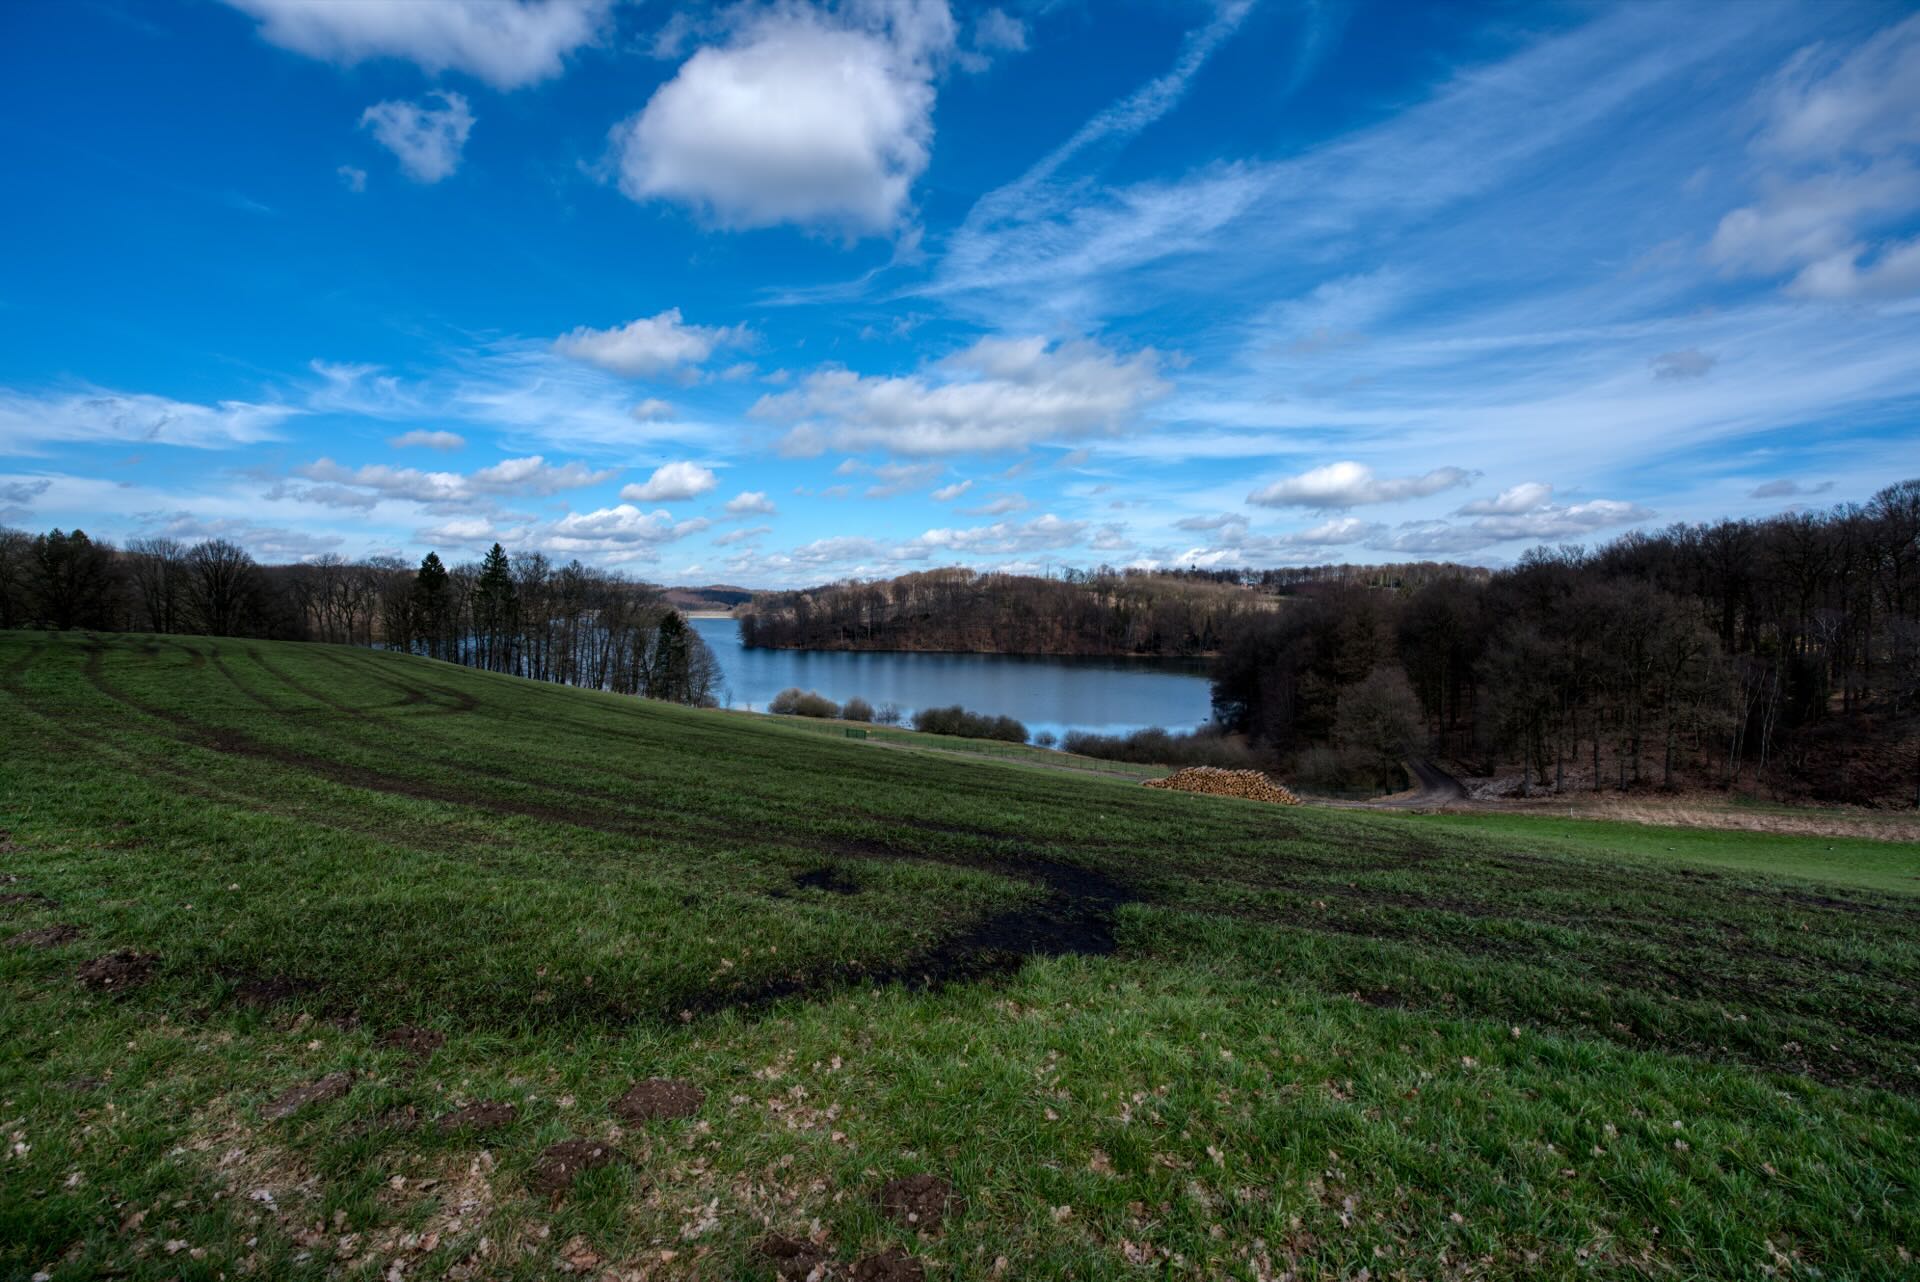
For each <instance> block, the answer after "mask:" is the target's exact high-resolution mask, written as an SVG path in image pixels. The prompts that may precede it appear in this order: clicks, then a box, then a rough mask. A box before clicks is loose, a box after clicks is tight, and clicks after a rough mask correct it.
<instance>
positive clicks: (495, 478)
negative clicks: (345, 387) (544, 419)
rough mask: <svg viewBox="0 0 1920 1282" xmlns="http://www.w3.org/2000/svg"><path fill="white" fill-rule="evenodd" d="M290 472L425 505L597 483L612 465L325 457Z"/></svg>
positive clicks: (608, 474)
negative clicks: (424, 464) (360, 461)
mask: <svg viewBox="0 0 1920 1282" xmlns="http://www.w3.org/2000/svg"><path fill="white" fill-rule="evenodd" d="M294 474H295V475H296V476H301V477H305V478H306V479H307V480H310V481H319V482H322V483H323V484H328V485H342V486H351V487H354V488H357V489H362V490H369V491H371V492H373V493H375V494H378V495H380V496H381V497H383V498H394V499H404V500H407V501H409V502H414V503H427V504H454V503H470V502H473V501H475V500H476V499H482V498H487V497H497V496H505V495H514V494H520V495H541V496H544V495H549V494H557V493H559V492H561V491H562V490H576V489H581V488H583V487H585V486H589V485H598V484H600V483H602V482H604V481H610V480H612V479H613V477H614V476H615V473H614V472H613V471H611V470H608V471H595V470H593V469H591V468H589V467H587V466H586V465H585V464H584V463H567V464H563V465H560V466H555V465H553V464H550V463H548V462H547V461H546V460H545V459H543V458H542V457H541V456H540V455H538V454H534V455H530V456H528V457H526V458H514V459H504V460H502V461H501V462H498V463H495V464H493V465H492V466H490V467H483V468H481V469H480V470H478V471H476V472H470V473H466V474H464V475H463V474H462V473H459V472H423V471H420V470H419V469H417V468H411V467H389V466H388V465H387V464H385V463H369V464H367V465H366V466H364V467H358V468H348V467H342V466H341V465H340V464H338V463H336V462H334V461H333V460H332V459H327V458H322V459H316V460H315V461H313V462H312V463H307V464H303V465H301V466H300V467H296V468H295V469H294Z"/></svg>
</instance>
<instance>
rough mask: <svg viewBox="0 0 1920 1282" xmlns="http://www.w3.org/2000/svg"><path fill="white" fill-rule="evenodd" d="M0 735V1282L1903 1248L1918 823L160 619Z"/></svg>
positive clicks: (1918, 1232) (52, 686) (1466, 1259)
mask: <svg viewBox="0 0 1920 1282" xmlns="http://www.w3.org/2000/svg"><path fill="white" fill-rule="evenodd" d="M0 742H4V750H3V752H0V828H4V829H5V830H6V834H5V836H4V837H0V877H4V878H6V879H8V884H6V885H4V886H0V901H3V902H0V939H4V940H6V944H5V946H0V1132H3V1133H0V1140H4V1143H5V1145H6V1150H7V1151H6V1153H5V1154H4V1155H0V1276H5V1277H26V1276H29V1275H31V1274H33V1273H35V1272H36V1271H43V1272H46V1273H48V1274H50V1275H51V1276H53V1277H56V1278H92V1277H98V1276H103V1275H114V1276H132V1277H154V1278H173V1277H189V1278H195V1277H204V1278H217V1277H223V1276H224V1277H227V1278H235V1277H241V1276H252V1277H259V1278H280V1277H306V1276H355V1277H360V1276H364V1277H368V1278H372V1277H376V1276H383V1275H384V1276H400V1277H405V1278H415V1277H438V1276H446V1277H490V1278H491V1277H524V1278H535V1277H550V1276H553V1275H554V1274H555V1273H556V1272H557V1271H560V1270H561V1269H562V1268H567V1269H572V1270H575V1271H577V1272H580V1273H582V1274H585V1275H587V1276H594V1277H598V1276H602V1275H603V1274H605V1273H609V1272H610V1273H611V1274H612V1276H615V1277H622V1278H628V1277H631V1278H638V1277H648V1278H677V1277H688V1278H692V1277H701V1278H733V1277H749V1278H751V1277H765V1278H772V1277H776V1276H781V1277H805V1276H807V1274H808V1273H809V1271H811V1270H813V1269H815V1268H817V1267H824V1269H825V1270H826V1271H825V1273H823V1274H822V1276H851V1277H858V1278H904V1277H914V1276H920V1274H919V1273H917V1272H916V1271H915V1270H924V1275H925V1276H927V1277H931V1278H978V1277H995V1276H1004V1277H1009V1278H1040V1277H1069V1276H1070V1277H1075V1278H1083V1279H1091V1278H1140V1277H1188V1276H1192V1277H1217V1276H1229V1277H1239V1278H1278V1277H1282V1276H1286V1275H1287V1274H1288V1273H1289V1272H1291V1273H1293V1274H1294V1275H1296V1276H1303V1277H1310V1276H1326V1277H1349V1276H1354V1275H1356V1274H1357V1273H1358V1272H1359V1271H1360V1270H1362V1269H1367V1270H1371V1276H1373V1277H1376V1278H1379V1277H1394V1276H1401V1275H1405V1276H1410V1277H1438V1276H1490V1277H1511V1278H1532V1277H1541V1276H1573V1275H1580V1276H1589V1275H1598V1276H1624V1275H1629V1274H1632V1275H1638V1274H1641V1273H1656V1274H1672V1275H1676V1276H1702V1275H1711V1276H1728V1277H1736V1276H1739V1277H1747V1276H1761V1275H1763V1274H1768V1273H1769V1272H1770V1273H1771V1274H1772V1275H1775V1276H1800V1275H1805V1276H1813V1275H1814V1271H1815V1270H1818V1271H1819V1273H1820V1275H1821V1276H1826V1277H1887V1278H1892V1277H1896V1276H1902V1275H1909V1274H1910V1271H1911V1268H1912V1264H1911V1260H1910V1258H1909V1257H1908V1255H1907V1254H1906V1252H1907V1251H1909V1250H1911V1249H1912V1244H1913V1243H1915V1242H1917V1241H1920V1196H1917V1195H1916V1182H1917V1181H1920V1146H1916V1143H1915V1141H1916V1139H1917V1138H1920V1103H1917V1102H1916V1094H1917V1093H1920V1050H1917V1049H1916V1048H1920V929H1916V928H1920V897H1915V896H1912V895H1908V894H1902V893H1896V892H1895V891H1893V890H1891V889H1887V888H1891V887H1907V888H1920V880H1915V878H1916V877H1920V851H1917V850H1916V849H1915V848H1913V847H1911V846H1893V845H1887V844H1884V843H1883V844H1879V845H1876V846H1873V847H1871V849H1872V850H1873V851H1874V854H1873V856H1872V859H1871V860H1867V859H1866V857H1865V856H1864V855H1863V856H1862V859H1861V860H1860V861H1854V860H1850V859H1848V858H1847V857H1846V851H1845V849H1844V847H1845V846H1846V845H1847V843H1843V842H1842V843H1836V842H1835V841H1834V840H1833V839H1820V842H1819V844H1820V845H1821V846H1822V847H1823V848H1824V847H1827V846H1834V845H1839V846H1841V847H1843V849H1842V851H1841V855H1840V857H1839V858H1837V859H1836V858H1835V857H1834V856H1833V855H1832V853H1831V852H1829V851H1827V850H1825V849H1822V850H1821V851H1819V852H1817V853H1818V854H1819V855H1820V858H1813V857H1811V856H1812V855H1813V854H1814V853H1816V852H1813V851H1811V850H1809V849H1806V848H1804V847H1803V846H1801V845H1795V844H1793V843H1794V842H1796V841H1800V840H1803V839H1794V838H1773V839H1769V838H1764V837H1758V836H1753V837H1747V836H1741V837H1737V838H1731V839H1730V840H1733V841H1736V842H1738V843H1741V846H1740V849H1741V851H1742V853H1741V855H1740V858H1739V859H1738V860H1737V862H1738V863H1739V864H1740V865H1742V866H1739V867H1729V866H1727V865H1728V863H1729V860H1728V859H1726V858H1720V857H1717V856H1716V853H1715V851H1710V850H1688V849H1682V850H1667V849H1664V848H1661V849H1656V848H1655V847H1665V846H1668V845H1670V844H1671V843H1670V842H1668V841H1667V840H1666V839H1665V838H1664V836H1663V835H1662V834H1660V833H1658V832H1657V831H1654V830H1639V834H1638V835H1636V832H1635V830H1633V829H1630V828H1628V827H1626V826H1615V825H1595V826H1592V827H1591V828H1587V829H1583V833H1584V834H1585V835H1583V836H1581V837H1580V838H1578V839H1575V840H1568V839H1564V838H1563V836H1560V835H1556V834H1555V833H1554V832H1550V831H1547V830H1544V829H1543V830H1541V831H1538V832H1535V831H1533V830H1530V829H1524V828H1520V827H1515V826H1509V827H1508V828H1507V829H1506V830H1503V831H1496V832H1483V831H1478V830H1476V829H1474V828H1472V827H1470V826H1465V825H1461V824H1458V823H1452V822H1447V821H1443V820H1434V819H1421V818H1414V817H1407V818H1400V817H1393V816H1385V815H1368V814H1356V813H1333V812H1325V811H1315V810H1312V809H1278V808H1268V807H1261V806H1258V805H1255V804H1253V803H1246V802H1236V801H1230V800H1221V799H1213V798H1201V797H1191V796H1183V795H1177V794H1167V793H1163V792H1157V791H1154V790H1151V789H1144V788H1140V787H1138V786H1136V785H1135V783H1133V782H1132V781H1130V780H1127V779H1123V778H1111V777H1102V776H1100V775H1097V774H1079V773H1075V772H1072V771H1066V770H1060V769H1051V768H1045V767H1042V766H1036V765H1031V764H1023V763H1022V762H1020V761H1001V760H997V759H990V758H985V757H981V758H978V759H975V758H970V757H967V756H963V755H960V754H958V753H951V752H945V751H941V750H939V749H937V748H935V749H933V750H928V749H927V748H926V746H925V745H924V744H923V743H921V742H918V741H915V740H913V739H908V738H902V739H900V740H899V741H897V742H892V743H879V742H873V741H868V742H853V741H848V740H846V739H844V738H839V737H834V736H832V735H830V734H826V733H822V732H821V731H820V729H819V728H817V727H800V726H789V725H784V724H779V723H776V722H773V721H767V720H760V719H752V718H746V717H742V716H738V715H729V714H725V713H714V712H698V711H690V710H686V709H680V708H674V707H666V706H660V705H652V704H644V703H640V702H637V701H633V700H628V699H620V698H615V697H611V696H603V695H598V694H593V693H587V692H580V691H570V690H564V689H558V688H553V687H543V686H536V685H532V684H529V683H525V682H520V681H516V680H513V679H510V678H503V677H495V676H490V675H487V674H484V673H476V672H472V671H468V670H464V669H458V668H452V667H447V666H443V665H437V664H433V663H430V662H427V661H425V660H417V659H410V658H405V657H401V656H394V655H383V654H376V653H370V652H365V651H356V650H347V649H338V648H331V647H322V646H283V645H272V644H264V643H255V642H241V641H226V640H220V641H212V640H207V639H203V638H190V639H179V638H158V639H154V638H140V637H103V638H98V639H89V638H87V637H84V636H77V635H60V634H45V635H42V634H21V633H0ZM1601 829H1606V830H1609V831H1610V834H1611V835H1607V833H1602V835H1601V836H1598V837H1596V836H1594V835H1593V834H1594V832H1596V831H1599V830H1601ZM1725 836H1726V835H1725V834H1719V835H1717V837H1725ZM1861 844H1862V845H1863V846H1864V845H1865V843H1861ZM1696 856H1697V857H1696ZM1869 865H1870V866H1869ZM1861 869H1866V872H1865V873H1864V874H1861V872H1860V870H1861ZM1863 882H1864V883H1866V884H1861V883H1863ZM1870 886H1879V887H1882V888H1881V889H1872V888H1869V887H1870ZM103 957H104V958H107V959H108V960H107V961H106V962H100V961H98V960H97V959H100V958H103ZM649 1079H669V1080H671V1081H673V1082H676V1083H684V1084H686V1087H681V1086H650V1087H645V1088H644V1089H642V1090H640V1091H639V1092H637V1093H636V1094H634V1095H631V1096H629V1095H628V1094H627V1092H628V1091H629V1088H630V1087H632V1086H634V1084H635V1083H644V1082H646V1081H648V1080H649ZM303 1088H305V1090H304V1093H302V1090H303ZM688 1088H691V1089H688ZM623 1099H624V1100H625V1101H626V1103H625V1105H624V1106H622V1107H620V1109H619V1111H618V1112H616V1104H617V1102H619V1101H621V1100H623ZM497 1105H510V1106H511V1108H510V1109H508V1108H498V1107H492V1106H497ZM462 1109H466V1110H469V1111H466V1112H464V1113H461V1112H457V1111H458V1110H462ZM682 1112H685V1113H689V1114H690V1115H688V1116H670V1115H669V1116H661V1115H660V1114H675V1113H682ZM448 1115H455V1120H454V1121H453V1122H451V1123H449V1124H446V1125H442V1121H443V1119H445V1118H447V1117H448ZM569 1139H583V1140H586V1141H590V1143H588V1144H585V1145H581V1146H578V1147H577V1148H576V1149H572V1150H565V1149H563V1150H560V1151H558V1152H555V1151H554V1149H553V1146H554V1145H556V1144H559V1143H561V1142H563V1141H567V1140H569ZM569 1156H571V1157H572V1158H574V1159H575V1162H574V1164H573V1165H569V1164H567V1163H565V1162H563V1161H562V1160H561V1159H563V1158H566V1157H569ZM581 1162H585V1163H586V1164H587V1166H588V1168H589V1169H584V1170H582V1171H580V1172H579V1173H578V1174H577V1176H576V1175H575V1169H574V1168H575V1166H576V1165H579V1164H580V1163H581ZM595 1162H598V1163H600V1164H599V1165H593V1163H595ZM915 1175H925V1176H931V1177H935V1178H936V1179H938V1180H941V1181H947V1182H948V1183H949V1184H950V1185H951V1188H952V1193H953V1198H954V1200H952V1201H947V1200H946V1199H945V1195H944V1191H943V1188H944V1186H934V1187H933V1193H932V1195H928V1189H927V1188H924V1187H917V1186H916V1187H914V1188H908V1189H906V1193H915V1194H918V1195H920V1200H919V1201H918V1202H917V1203H916V1205H918V1206H920V1207H921V1209H922V1210H923V1211H929V1212H931V1211H934V1210H936V1209H941V1208H944V1210H945V1212H946V1214H945V1216H944V1218H943V1219H942V1220H941V1221H940V1222H939V1223H938V1224H935V1223H934V1222H933V1217H932V1216H931V1215H923V1216H922V1217H921V1218H920V1219H919V1220H918V1221H916V1222H914V1223H912V1224H906V1223H901V1222H899V1219H900V1218H902V1217H900V1216H896V1215H894V1214H890V1212H889V1207H892V1208H893V1209H894V1210H896V1211H897V1210H898V1209H899V1206H900V1203H901V1201H902V1198H903V1196H904V1194H903V1193H902V1191H901V1188H900V1187H899V1186H892V1187H893V1188H894V1193H893V1194H892V1195H891V1196H885V1197H883V1191H884V1190H886V1189H888V1188H889V1187H890V1182H892V1181H896V1180H898V1179H900V1178H901V1177H906V1176H915ZM909 1200H911V1199H909ZM963 1202H964V1205H962V1203H963ZM889 1252H892V1253H893V1254H888V1253H889ZM396 1268H397V1270H398V1272H397V1273H395V1272H393V1270H395V1269H396Z"/></svg>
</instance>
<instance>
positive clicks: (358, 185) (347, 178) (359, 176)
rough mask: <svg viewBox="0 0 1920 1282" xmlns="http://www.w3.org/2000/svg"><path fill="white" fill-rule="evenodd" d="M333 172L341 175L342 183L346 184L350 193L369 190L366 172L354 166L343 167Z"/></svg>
mask: <svg viewBox="0 0 1920 1282" xmlns="http://www.w3.org/2000/svg"><path fill="white" fill-rule="evenodd" d="M333 172H334V173H336V174H338V175H340V181H341V182H342V183H343V184H345V186H346V189H347V190H348V191H351V192H355V193H359V192H363V191H365V190H366V189H367V171H366V170H364V169H356V168H354V167H353V166H352V165H342V166H340V167H339V168H338V169H336V170H334V171H333Z"/></svg>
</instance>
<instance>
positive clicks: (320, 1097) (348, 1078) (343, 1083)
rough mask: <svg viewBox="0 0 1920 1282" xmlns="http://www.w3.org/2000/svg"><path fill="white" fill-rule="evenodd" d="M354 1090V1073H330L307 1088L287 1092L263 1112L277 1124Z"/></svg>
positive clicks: (296, 1088)
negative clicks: (310, 1107) (315, 1105)
mask: <svg viewBox="0 0 1920 1282" xmlns="http://www.w3.org/2000/svg"><path fill="white" fill-rule="evenodd" d="M352 1089H353V1074H352V1073H346V1072H340V1073H328V1074H327V1075H326V1076H325V1077H323V1078H321V1079H320V1080H318V1081H315V1082H308V1083H307V1084H306V1085H305V1086H296V1087H294V1088H293V1089H292V1090H290V1091H287V1092H286V1093H285V1094H283V1095H281V1096H280V1098H279V1099H277V1100H275V1101H273V1103H271V1104H269V1105H267V1107H266V1108H265V1109H263V1110H262V1112H263V1114H264V1115H265V1116H266V1117H267V1118H268V1120H270V1121H276V1122H277V1121H280V1120H281V1119H282V1118H288V1117H292V1116H293V1115H294V1114H295V1113H298V1112H299V1111H300V1110H301V1109H303V1108H305V1107H307V1105H309V1104H322V1103H325V1102H326V1101H328V1100H336V1099H339V1098H340V1097H341V1096H343V1095H345V1094H346V1093H347V1092H348V1091H350V1090H352Z"/></svg>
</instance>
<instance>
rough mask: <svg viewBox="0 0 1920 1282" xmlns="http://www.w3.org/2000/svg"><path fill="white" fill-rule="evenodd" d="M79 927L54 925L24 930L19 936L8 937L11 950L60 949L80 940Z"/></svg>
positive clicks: (8, 945)
mask: <svg viewBox="0 0 1920 1282" xmlns="http://www.w3.org/2000/svg"><path fill="white" fill-rule="evenodd" d="M80 934H81V931H80V928H79V927H78V926H68V925H54V926H35V927H34V928H33V929H32V930H23V931H21V932H20V933H19V934H17V935H9V936H7V947H9V948H58V947H59V946H60V945H62V944H70V943H72V942H73V941H74V940H76V939H78V938H80Z"/></svg>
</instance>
